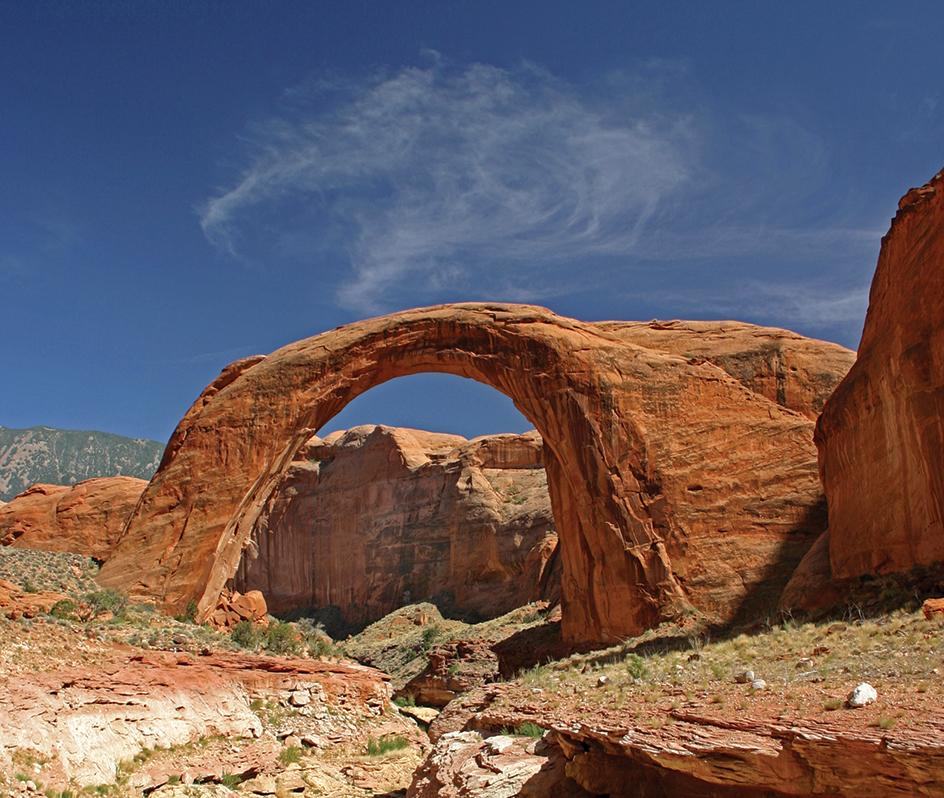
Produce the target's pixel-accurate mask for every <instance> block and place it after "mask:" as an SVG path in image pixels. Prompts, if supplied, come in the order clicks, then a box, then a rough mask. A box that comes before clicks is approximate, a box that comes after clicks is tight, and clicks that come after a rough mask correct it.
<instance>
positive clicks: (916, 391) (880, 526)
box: [816, 172, 944, 579]
mask: <svg viewBox="0 0 944 798" xmlns="http://www.w3.org/2000/svg"><path fill="white" fill-rule="evenodd" d="M816 443H817V446H818V447H819V467H820V474H821V476H822V480H823V484H824V486H825V489H826V495H827V497H828V499H829V560H830V565H831V570H832V576H833V577H834V578H840V579H841V578H846V577H852V576H857V575H860V574H865V573H890V572H898V571H906V570H908V569H909V568H911V567H912V566H914V565H916V564H928V563H933V562H939V561H942V560H944V172H942V173H940V174H938V175H937V176H936V177H935V178H934V179H933V180H931V182H929V183H928V184H927V185H926V186H923V187H922V188H919V189H912V190H911V191H910V192H908V194H907V195H905V197H904V198H903V199H902V200H901V202H900V203H899V210H898V213H897V215H896V216H895V218H894V220H893V221H892V226H891V229H890V230H889V232H888V234H887V235H886V236H885V237H884V238H883V239H882V250H881V254H880V255H879V260H878V267H877V268H876V271H875V277H874V279H873V280H872V290H871V293H870V295H869V310H868V314H867V316H866V319H865V329H864V330H863V332H862V341H861V343H860V345H859V352H858V358H857V360H856V362H855V365H854V366H853V367H852V369H851V370H850V371H849V373H848V374H847V375H846V377H845V379H844V380H843V381H842V383H841V384H840V385H839V387H838V388H837V389H836V392H835V393H834V394H833V395H832V396H831V397H830V398H829V400H828V401H827V403H826V406H825V407H824V409H823V414H822V416H821V417H820V419H819V422H818V424H817V427H816Z"/></svg>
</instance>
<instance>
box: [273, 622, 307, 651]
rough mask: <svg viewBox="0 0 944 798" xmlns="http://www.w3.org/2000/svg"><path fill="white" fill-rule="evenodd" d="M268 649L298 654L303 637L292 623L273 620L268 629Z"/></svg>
mask: <svg viewBox="0 0 944 798" xmlns="http://www.w3.org/2000/svg"><path fill="white" fill-rule="evenodd" d="M265 636H266V650H267V651H269V652H270V653H272V654H283V655H289V654H298V653H299V651H300V650H301V642H302V641H301V639H300V638H299V636H298V633H297V632H296V631H295V629H294V627H293V626H292V625H291V624H290V623H282V622H281V621H273V622H272V623H270V624H269V628H268V629H266V633H265Z"/></svg>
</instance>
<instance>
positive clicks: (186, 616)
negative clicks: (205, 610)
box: [174, 599, 200, 623]
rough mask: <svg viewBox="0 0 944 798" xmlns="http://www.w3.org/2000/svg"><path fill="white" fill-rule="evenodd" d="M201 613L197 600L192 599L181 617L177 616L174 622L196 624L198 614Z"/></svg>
mask: <svg viewBox="0 0 944 798" xmlns="http://www.w3.org/2000/svg"><path fill="white" fill-rule="evenodd" d="M199 612H200V608H199V607H198V606H197V602H196V599H190V601H188V602H187V608H186V609H185V610H184V611H183V613H182V614H181V615H175V616H174V620H175V621H180V622H181V623H196V622H197V614H198V613H199Z"/></svg>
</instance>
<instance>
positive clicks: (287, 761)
mask: <svg viewBox="0 0 944 798" xmlns="http://www.w3.org/2000/svg"><path fill="white" fill-rule="evenodd" d="M301 759H302V749H301V748H299V747H298V746H297V745H290V746H288V748H283V749H282V750H281V751H279V762H281V763H282V765H283V767H287V766H288V765H291V764H293V763H295V762H301Z"/></svg>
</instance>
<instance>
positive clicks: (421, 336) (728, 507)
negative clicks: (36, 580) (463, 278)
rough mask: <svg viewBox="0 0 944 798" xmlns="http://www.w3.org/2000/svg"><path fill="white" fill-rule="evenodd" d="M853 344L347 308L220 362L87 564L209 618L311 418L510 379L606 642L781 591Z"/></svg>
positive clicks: (574, 600)
mask: <svg viewBox="0 0 944 798" xmlns="http://www.w3.org/2000/svg"><path fill="white" fill-rule="evenodd" d="M679 330H681V333H682V334H679ZM712 337H718V339H719V341H723V347H724V357H723V358H719V359H718V362H715V361H714V360H713V359H712V357H711V356H710V350H711V345H710V341H711V339H712ZM695 344H697V345H698V348H697V349H696V350H694V351H693V350H692V349H690V345H691V346H694V345H695ZM680 350H685V351H680ZM823 352H827V353H829V356H828V357H823V355H822V353H823ZM817 358H822V360H823V362H822V363H821V364H820V365H819V367H818V368H814V369H811V368H810V364H811V363H812V362H813V361H814V360H816V359H817ZM851 358H852V355H851V353H847V352H846V350H843V349H842V348H841V347H838V346H833V345H828V344H823V343H821V342H814V341H810V340H808V339H805V338H802V337H801V336H798V335H794V334H792V333H786V332H784V331H782V330H769V329H761V328H757V327H752V326H751V325H744V324H736V323H730V322H719V323H700V324H685V323H679V324H675V325H672V324H669V325H663V324H661V323H658V322H654V323H651V324H648V325H645V324H642V325H640V324H625V323H599V324H592V323H585V322H580V321H576V320H573V319H567V318H563V317H561V316H557V315H555V314H553V313H551V312H550V311H548V310H545V309H543V308H538V307H532V306H526V305H500V304H463V305H447V306H440V307H435V308H426V309H420V310H411V311H404V312H401V313H396V314H393V315H390V316H385V317H381V318H376V319H370V320H367V321H362V322H357V323H355V324H351V325H348V326H346V327H341V328H338V329H336V330H333V331H330V332H327V333H323V334H322V335H318V336H315V337H314V338H309V339H306V340H304V341H299V342H297V343H294V344H291V345H290V346H287V347H284V348H283V349H280V350H278V351H277V352H274V353H273V354H271V355H269V356H268V357H258V358H251V359H249V360H245V361H240V362H239V363H236V364H233V365H232V366H231V367H229V368H228V369H226V370H225V371H224V373H223V374H222V375H221V376H220V377H219V378H218V379H217V380H216V381H215V382H214V383H213V384H212V385H210V386H209V387H208V388H207V389H206V390H205V391H204V393H203V394H202V395H201V396H200V397H199V398H198V400H197V401H196V402H195V403H194V405H193V407H192V408H191V409H190V410H189V411H188V413H187V414H186V415H185V416H184V418H183V419H182V420H181V422H180V424H179V425H178V427H177V429H176V431H175V432H174V435H173V436H172V438H171V441H170V443H169V444H168V447H167V449H166V451H165V453H164V458H163V461H162V462H161V466H160V468H159V469H158V472H157V474H156V475H155V476H154V478H153V480H152V481H151V483H150V485H149V486H148V488H147V490H146V491H145V493H144V495H143V497H142V500H141V503H140V504H139V505H138V507H137V509H136V511H135V513H134V515H133V516H132V518H131V520H130V521H129V525H128V528H127V531H126V532H125V534H124V536H123V537H122V539H121V541H120V542H119V544H118V547H117V549H116V551H115V553H114V554H113V556H112V557H111V558H110V559H109V561H108V562H107V563H106V564H105V566H104V567H103V568H102V570H101V572H100V574H99V582H100V583H101V584H103V585H104V586H107V587H119V588H123V589H126V590H128V591H130V592H131V593H132V594H133V595H135V596H140V597H142V598H144V597H146V598H147V599H148V600H150V601H156V602H157V603H159V604H160V605H161V606H163V607H164V608H166V609H169V610H171V611H175V612H180V611H182V609H183V607H185V606H186V604H187V602H188V601H189V600H190V599H196V600H197V601H198V605H199V607H200V611H201V613H203V614H204V615H205V614H206V613H207V612H209V611H210V610H211V609H212V608H213V607H214V606H215V605H216V601H217V598H218V596H219V594H220V591H221V590H222V589H223V587H224V585H225V584H226V582H227V581H228V580H230V579H231V578H232V577H233V576H234V575H235V574H236V572H237V569H238V567H239V564H240V562H242V561H243V554H244V552H245V551H246V550H247V549H248V548H249V547H250V546H251V545H252V539H253V537H252V536H253V530H254V529H255V528H256V525H257V522H258V519H259V517H260V516H261V515H262V513H263V512H264V511H265V509H266V508H267V507H269V506H270V499H271V497H272V495H273V492H274V491H276V490H277V489H278V486H279V485H280V484H281V483H282V480H283V478H284V477H285V475H286V472H287V471H288V470H289V469H291V468H292V467H293V463H295V462H296V461H295V456H296V454H297V453H298V451H299V449H300V448H301V447H302V446H303V445H304V444H305V442H306V441H308V440H309V439H310V438H311V436H312V434H313V433H315V432H316V431H317V430H319V429H321V428H322V427H323V426H324V425H325V424H326V423H327V422H328V421H329V420H330V419H331V418H332V417H333V416H334V415H336V414H337V413H338V412H339V411H340V410H341V409H342V408H343V407H344V406H345V405H346V404H347V403H348V402H350V401H351V400H352V399H354V398H355V397H356V396H358V395H359V394H361V393H363V392H364V391H367V390H369V389H370V388H371V387H373V386H375V385H378V384H380V383H382V382H385V381H387V380H390V379H394V378H396V377H399V376H406V375H409V374H416V373H420V372H443V373H449V374H455V375H458V376H462V377H468V378H472V379H475V380H478V381H480V382H483V383H485V384H487V385H490V386H492V387H494V388H496V389H497V390H499V391H501V392H502V393H504V394H505V395H507V396H509V397H511V399H512V400H513V401H514V403H515V406H516V407H517V408H518V409H519V410H520V411H521V413H522V414H523V415H524V416H525V417H526V418H527V419H528V420H529V421H530V422H531V423H532V424H533V425H534V426H535V428H536V429H537V432H538V433H539V434H540V436H541V438H542V440H543V442H544V446H543V459H544V464H545V469H546V473H547V485H548V492H549V494H550V500H551V506H552V508H553V513H554V521H555V527H556V529H557V532H558V536H559V549H560V559H561V599H562V622H561V628H562V634H563V636H564V638H565V639H566V640H571V641H578V640H586V641H589V640H593V641H599V640H617V639H620V638H624V637H626V636H629V635H633V634H637V633H639V632H641V631H643V630H644V629H647V628H650V627H652V626H655V625H657V624H658V623H660V622H661V621H663V620H666V619H669V618H674V617H677V616H678V615H679V614H680V613H684V612H686V611H691V610H692V609H693V608H694V609H697V610H700V611H702V612H704V613H706V614H708V615H709V616H712V617H716V618H719V619H724V618H730V617H731V616H733V615H735V614H737V613H738V612H740V611H741V610H742V609H743V608H744V607H750V606H754V605H755V604H756V602H757V601H759V600H760V599H762V598H764V596H765V595H766V594H767V593H769V592H771V591H773V592H777V591H778V585H779V586H782V584H783V582H785V581H786V579H787V578H788V577H789V574H790V573H791V572H792V571H793V569H794V568H795V566H796V564H797V562H798V561H799V559H800V557H802V555H803V553H805V551H806V550H807V549H808V548H809V546H810V545H811V544H812V542H813V540H814V538H815V537H816V536H818V534H819V533H821V532H822V531H823V528H824V526H825V516H824V513H823V494H822V489H821V487H820V483H819V480H818V476H817V468H816V451H815V447H814V446H813V441H812V432H813V421H812V420H811V418H810V415H809V414H810V412H811V409H814V408H815V406H816V397H817V396H820V395H826V394H828V393H829V391H830V390H831V387H832V385H834V384H836V383H838V381H839V379H841V377H842V376H843V374H844V373H845V370H846V369H847V368H848V365H849V363H850V362H851ZM771 379H772V382H771Z"/></svg>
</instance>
